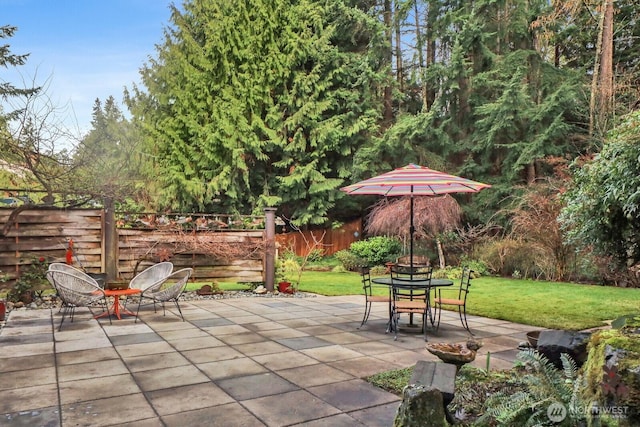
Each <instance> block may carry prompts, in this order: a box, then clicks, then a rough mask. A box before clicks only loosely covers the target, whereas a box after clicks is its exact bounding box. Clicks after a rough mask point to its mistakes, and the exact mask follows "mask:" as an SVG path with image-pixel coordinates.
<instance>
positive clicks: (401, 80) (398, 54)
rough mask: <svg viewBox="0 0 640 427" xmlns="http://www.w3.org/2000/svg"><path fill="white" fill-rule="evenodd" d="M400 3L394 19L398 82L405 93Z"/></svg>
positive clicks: (396, 2)
mask: <svg viewBox="0 0 640 427" xmlns="http://www.w3.org/2000/svg"><path fill="white" fill-rule="evenodd" d="M398 2H399V0H396V1H395V2H394V4H395V19H393V26H394V29H395V32H396V80H397V82H398V85H399V87H400V92H404V66H403V64H402V45H401V44H400V42H401V40H402V34H401V33H400V19H399V17H398Z"/></svg>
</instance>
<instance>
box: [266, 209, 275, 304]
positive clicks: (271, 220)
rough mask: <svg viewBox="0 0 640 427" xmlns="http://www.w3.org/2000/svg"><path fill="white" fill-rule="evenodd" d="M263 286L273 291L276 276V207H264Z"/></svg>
mask: <svg viewBox="0 0 640 427" xmlns="http://www.w3.org/2000/svg"><path fill="white" fill-rule="evenodd" d="M264 212H265V224H264V228H265V251H264V286H265V287H266V288H267V291H268V292H273V291H274V282H275V276H276V208H265V209H264Z"/></svg>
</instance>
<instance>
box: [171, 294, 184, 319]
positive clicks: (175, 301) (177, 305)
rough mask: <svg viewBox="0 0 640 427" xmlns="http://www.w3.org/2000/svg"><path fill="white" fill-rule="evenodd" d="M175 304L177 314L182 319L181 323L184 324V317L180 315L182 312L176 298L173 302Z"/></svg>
mask: <svg viewBox="0 0 640 427" xmlns="http://www.w3.org/2000/svg"><path fill="white" fill-rule="evenodd" d="M173 302H174V303H176V307H177V308H178V313H180V317H182V321H183V322H184V315H183V314H182V310H181V309H180V304H178V298H176V299H174V300H173Z"/></svg>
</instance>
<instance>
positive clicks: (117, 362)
mask: <svg viewBox="0 0 640 427" xmlns="http://www.w3.org/2000/svg"><path fill="white" fill-rule="evenodd" d="M363 305H364V304H363V297H362V296H341V297H323V296H309V297H302V298H296V297H293V298H272V297H245V298H224V299H218V300H200V301H189V302H184V303H182V304H181V307H182V309H183V313H184V317H185V319H186V321H185V322H182V321H181V319H180V318H179V317H178V316H176V313H175V312H174V310H167V315H166V316H163V315H162V310H159V311H158V313H157V314H156V313H154V312H153V309H152V308H151V307H149V308H148V309H147V310H141V313H140V319H139V320H141V321H142V322H140V321H139V322H138V323H134V320H133V318H131V317H126V318H123V319H122V320H115V319H114V320H113V324H109V321H108V319H105V318H102V319H100V320H99V321H98V320H95V319H93V314H92V313H91V312H90V311H89V310H86V309H78V312H77V313H76V316H75V319H74V322H73V323H67V320H65V323H64V325H63V328H62V331H58V330H57V328H58V325H59V323H60V314H59V313H57V311H55V310H54V311H51V310H15V311H12V312H11V313H10V316H9V318H8V321H7V324H6V326H5V327H4V328H3V330H2V332H1V333H0V348H2V352H1V354H0V411H1V413H2V414H3V415H2V416H1V417H0V425H9V426H36V425H37V426H52V427H53V426H71V425H74V426H75V425H86V426H110V425H127V426H138V427H146V426H186V425H189V426H199V425H203V426H204V425H206V426H224V427H229V426H244V427H248V426H294V425H295V426H369V427H376V426H390V425H392V424H393V418H394V416H395V411H396V409H397V407H398V406H399V404H400V399H399V398H398V397H397V396H395V395H393V394H391V393H388V392H385V391H383V390H380V389H378V388H376V387H374V386H372V385H371V384H369V383H367V382H366V381H365V380H364V379H363V378H364V377H366V376H369V375H372V374H375V373H379V372H383V371H387V370H391V369H396V368H401V367H407V366H412V365H414V364H415V362H416V361H417V360H437V359H436V358H435V357H434V356H432V355H431V354H430V353H429V352H428V351H427V350H426V349H425V343H424V340H423V337H422V335H421V334H420V332H419V328H416V330H415V331H412V330H401V331H400V333H399V336H398V340H397V341H394V340H393V335H392V334H386V333H385V332H384V330H385V324H386V321H387V319H386V317H387V308H386V306H384V305H377V306H376V305H375V304H374V310H373V312H372V314H371V317H370V319H369V322H368V323H367V324H366V325H365V326H364V327H363V328H362V329H357V327H358V326H359V325H360V320H361V318H362V310H363ZM167 308H169V306H167ZM96 314H97V313H96ZM469 324H470V327H471V330H472V331H473V332H474V333H475V334H476V337H477V338H479V339H480V340H482V341H483V343H484V346H483V347H482V348H481V349H480V351H479V352H478V356H477V358H476V360H475V362H474V365H476V366H479V367H483V368H484V367H485V366H486V357H487V352H490V353H491V357H490V362H491V368H492V369H504V368H510V367H511V366H512V363H513V360H514V358H515V355H516V354H517V345H518V343H520V342H521V341H524V340H525V333H526V332H527V331H530V330H534V329H536V328H532V327H530V326H527V325H519V324H513V323H509V322H505V321H500V320H495V319H487V318H480V317H476V316H470V317H469ZM467 337H468V335H467V333H466V331H465V330H464V329H463V328H462V327H461V325H460V321H459V319H458V317H457V313H455V314H454V313H450V312H445V313H443V319H442V323H441V326H440V330H439V332H438V333H437V334H434V333H433V332H430V333H429V339H430V340H431V341H442V342H464V341H465V340H466V339H467Z"/></svg>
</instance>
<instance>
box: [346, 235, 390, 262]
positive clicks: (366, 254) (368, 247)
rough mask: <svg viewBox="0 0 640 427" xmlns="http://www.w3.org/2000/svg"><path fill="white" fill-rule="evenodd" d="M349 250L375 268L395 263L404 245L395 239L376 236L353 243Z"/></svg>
mask: <svg viewBox="0 0 640 427" xmlns="http://www.w3.org/2000/svg"><path fill="white" fill-rule="evenodd" d="M349 250H350V251H351V252H353V254H354V255H355V256H357V257H359V258H363V259H365V260H366V261H367V265H368V266H374V265H382V264H384V263H385V262H390V261H394V260H395V258H396V257H397V255H398V253H400V251H401V250H402V244H401V243H400V240H398V239H397V238H394V237H386V236H375V237H370V238H368V239H365V240H360V241H358V242H353V243H352V244H351V246H349Z"/></svg>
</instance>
